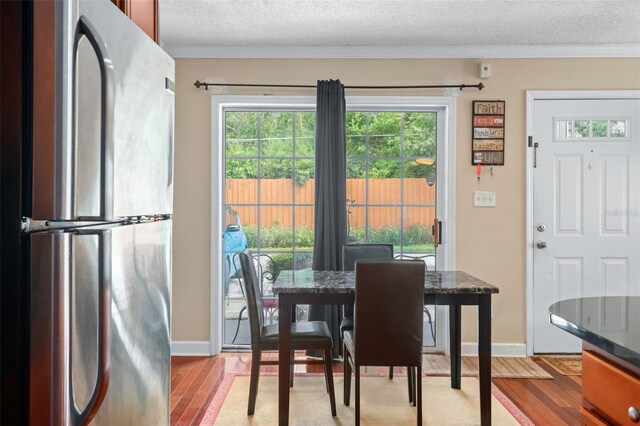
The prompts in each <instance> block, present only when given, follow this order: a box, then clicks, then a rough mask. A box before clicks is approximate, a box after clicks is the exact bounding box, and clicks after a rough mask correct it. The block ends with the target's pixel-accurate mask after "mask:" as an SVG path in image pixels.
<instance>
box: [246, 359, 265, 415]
mask: <svg viewBox="0 0 640 426" xmlns="http://www.w3.org/2000/svg"><path fill="white" fill-rule="evenodd" d="M261 356H262V352H260V351H257V350H254V351H252V353H251V379H250V382H249V407H248V408H247V415H248V416H252V415H253V412H254V411H255V409H256V397H257V396H258V380H259V379H260V358H261Z"/></svg>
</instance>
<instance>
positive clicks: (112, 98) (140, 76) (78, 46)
mask: <svg viewBox="0 0 640 426" xmlns="http://www.w3.org/2000/svg"><path fill="white" fill-rule="evenodd" d="M74 13H76V14H77V16H75V18H74V19H76V21H74V22H76V31H75V39H74V41H73V47H72V49H73V51H74V66H73V73H72V76H71V80H72V81H71V82H70V84H71V85H72V87H73V97H72V98H73V102H72V104H73V105H72V107H71V109H72V111H71V114H72V117H73V122H74V125H73V127H74V131H73V132H72V137H71V139H72V140H71V142H70V143H71V145H72V147H73V148H72V150H71V152H72V153H73V154H72V157H73V160H72V166H71V169H72V170H73V178H72V179H71V181H72V185H71V187H72V188H71V192H72V196H71V197H70V198H71V200H72V201H71V204H72V207H71V209H70V210H71V211H72V216H73V219H81V218H99V219H100V220H105V219H106V220H110V219H111V218H109V217H104V214H105V213H107V214H109V213H110V212H112V214H113V216H115V217H125V216H138V215H152V214H171V213H172V210H173V209H172V205H173V133H174V130H173V123H174V93H173V82H174V61H173V59H172V58H171V57H169V55H167V54H166V53H165V52H164V51H163V50H162V49H161V48H160V47H159V46H158V45H157V44H156V43H154V42H153V41H152V40H151V39H150V38H149V37H148V36H147V35H146V34H145V33H144V32H143V31H142V30H140V29H139V28H138V27H137V26H136V25H135V24H133V23H132V22H131V20H130V19H129V18H127V17H126V16H125V15H124V14H123V13H122V12H121V11H120V10H119V9H118V8H117V7H115V6H114V5H113V4H112V3H111V2H110V1H107V0H101V1H81V2H78V3H77V8H76V11H75V12H74ZM101 203H102V204H104V203H107V204H108V205H107V206H103V205H101ZM69 219H71V218H69Z"/></svg>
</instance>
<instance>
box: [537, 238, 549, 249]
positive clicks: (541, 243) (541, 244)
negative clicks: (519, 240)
mask: <svg viewBox="0 0 640 426" xmlns="http://www.w3.org/2000/svg"><path fill="white" fill-rule="evenodd" d="M536 247H538V248H539V249H543V248H546V247H547V242H546V241H542V240H538V242H536Z"/></svg>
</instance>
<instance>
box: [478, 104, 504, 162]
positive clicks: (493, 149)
mask: <svg viewBox="0 0 640 426" xmlns="http://www.w3.org/2000/svg"><path fill="white" fill-rule="evenodd" d="M504 109H505V102H504V101H473V125H472V135H473V136H472V137H473V143H472V146H471V164H473V165H477V164H482V165H486V166H503V165H504V113H505V111H504Z"/></svg>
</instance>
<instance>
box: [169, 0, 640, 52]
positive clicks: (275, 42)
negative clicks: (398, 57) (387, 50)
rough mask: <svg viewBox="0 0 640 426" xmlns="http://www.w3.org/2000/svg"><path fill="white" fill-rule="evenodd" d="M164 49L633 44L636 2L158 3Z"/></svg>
mask: <svg viewBox="0 0 640 426" xmlns="http://www.w3.org/2000/svg"><path fill="white" fill-rule="evenodd" d="M160 38H161V41H162V42H163V43H164V45H165V47H166V48H182V47H225V46H238V47H240V46H242V47H256V48H259V47H278V46H281V47H291V46H409V47H411V46H420V47H424V46H481V45H482V46H505V45H516V46H518V45H602V44H640V0H632V1H629V0H607V1H591V0H585V1H566V0H554V1H549V0H528V1H523V0H510V1H491V0H464V1H462V0H314V1H310V0H160Z"/></svg>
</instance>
